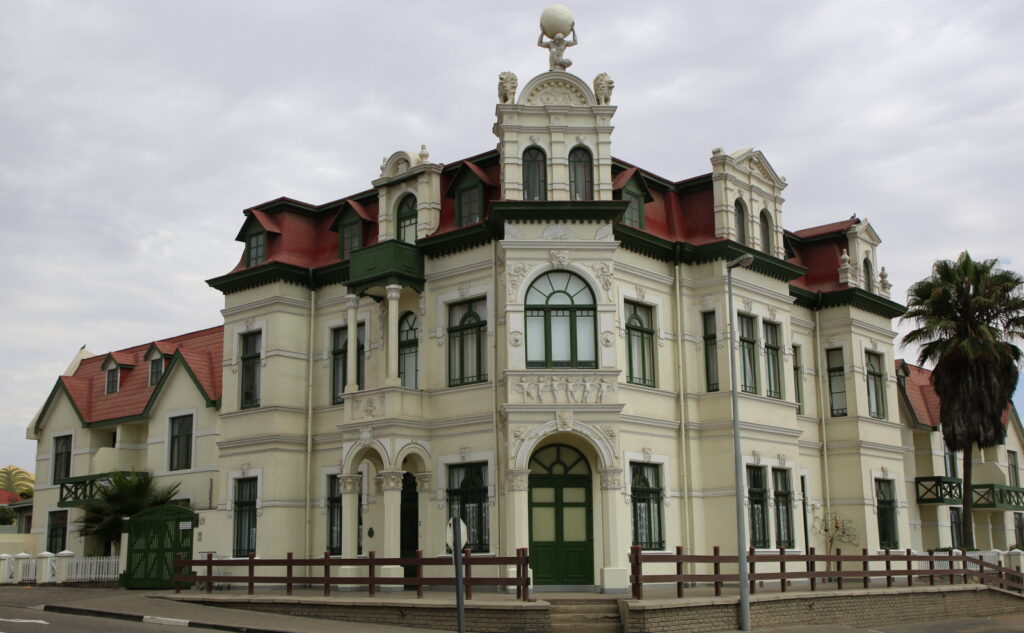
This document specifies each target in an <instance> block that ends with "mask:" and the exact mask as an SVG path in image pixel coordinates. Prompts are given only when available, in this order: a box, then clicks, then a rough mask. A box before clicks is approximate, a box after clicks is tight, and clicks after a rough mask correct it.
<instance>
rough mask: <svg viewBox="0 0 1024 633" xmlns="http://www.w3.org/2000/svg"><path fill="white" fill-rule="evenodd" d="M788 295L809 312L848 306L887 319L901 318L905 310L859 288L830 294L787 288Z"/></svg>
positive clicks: (894, 303) (893, 302) (892, 302)
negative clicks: (809, 310)
mask: <svg viewBox="0 0 1024 633" xmlns="http://www.w3.org/2000/svg"><path fill="white" fill-rule="evenodd" d="M789 295H790V296H791V297H793V298H795V299H796V304H797V305H799V306H803V307H805V308H809V309H811V310H822V309H825V308H834V307H837V306H844V305H849V306H853V307H854V308H857V309H859V310H864V311H865V312H870V313H872V314H877V315H879V316H883V317H885V318H887V319H895V318H897V317H901V316H903V314H904V313H905V312H906V311H907V308H906V307H904V306H902V305H900V304H898V303H896V302H895V301H890V300H889V299H886V298H885V297H880V296H878V295H876V294H872V293H870V292H868V291H867V290H862V289H861V288H844V289H843V290H833V291H831V292H813V291H811V290H806V289H804V288H797V287H795V286H790V287H789Z"/></svg>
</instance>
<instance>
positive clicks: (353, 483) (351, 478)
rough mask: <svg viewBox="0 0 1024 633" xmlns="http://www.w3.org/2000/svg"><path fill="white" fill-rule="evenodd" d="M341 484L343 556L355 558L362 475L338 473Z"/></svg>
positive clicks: (357, 544) (357, 546) (357, 543)
mask: <svg viewBox="0 0 1024 633" xmlns="http://www.w3.org/2000/svg"><path fill="white" fill-rule="evenodd" d="M338 480H339V481H338V483H339V484H340V485H341V557H342V558H355V557H356V556H357V554H358V551H359V531H358V530H359V492H360V490H361V489H362V485H363V477H362V475H338Z"/></svg>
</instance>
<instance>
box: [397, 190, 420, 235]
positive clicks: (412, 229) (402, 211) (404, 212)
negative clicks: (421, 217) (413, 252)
mask: <svg viewBox="0 0 1024 633" xmlns="http://www.w3.org/2000/svg"><path fill="white" fill-rule="evenodd" d="M396 215H397V216H398V239H399V241H402V242H405V243H406V244H415V243H416V222H417V219H416V196H414V195H412V194H409V195H407V196H405V197H404V198H402V200H401V202H399V203H398V213H397V214H396Z"/></svg>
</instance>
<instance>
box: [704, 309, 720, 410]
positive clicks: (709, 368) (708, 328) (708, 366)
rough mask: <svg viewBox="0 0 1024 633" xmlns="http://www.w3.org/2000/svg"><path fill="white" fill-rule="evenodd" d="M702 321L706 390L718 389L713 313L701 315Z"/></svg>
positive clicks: (716, 336)
mask: <svg viewBox="0 0 1024 633" xmlns="http://www.w3.org/2000/svg"><path fill="white" fill-rule="evenodd" d="M701 320H702V321H703V322H704V374H705V375H706V376H707V381H708V391H718V328H717V325H716V323H715V313H714V312H705V313H703V314H702V315H701Z"/></svg>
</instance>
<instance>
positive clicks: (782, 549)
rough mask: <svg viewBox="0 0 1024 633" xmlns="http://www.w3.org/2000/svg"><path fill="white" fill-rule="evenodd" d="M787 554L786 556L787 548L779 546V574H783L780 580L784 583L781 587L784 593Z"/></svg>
mask: <svg viewBox="0 0 1024 633" xmlns="http://www.w3.org/2000/svg"><path fill="white" fill-rule="evenodd" d="M785 556H786V548H785V547H780V548H779V575H781V576H782V578H781V579H780V582H781V583H782V586H781V587H780V589H781V591H782V593H786V558H785Z"/></svg>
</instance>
